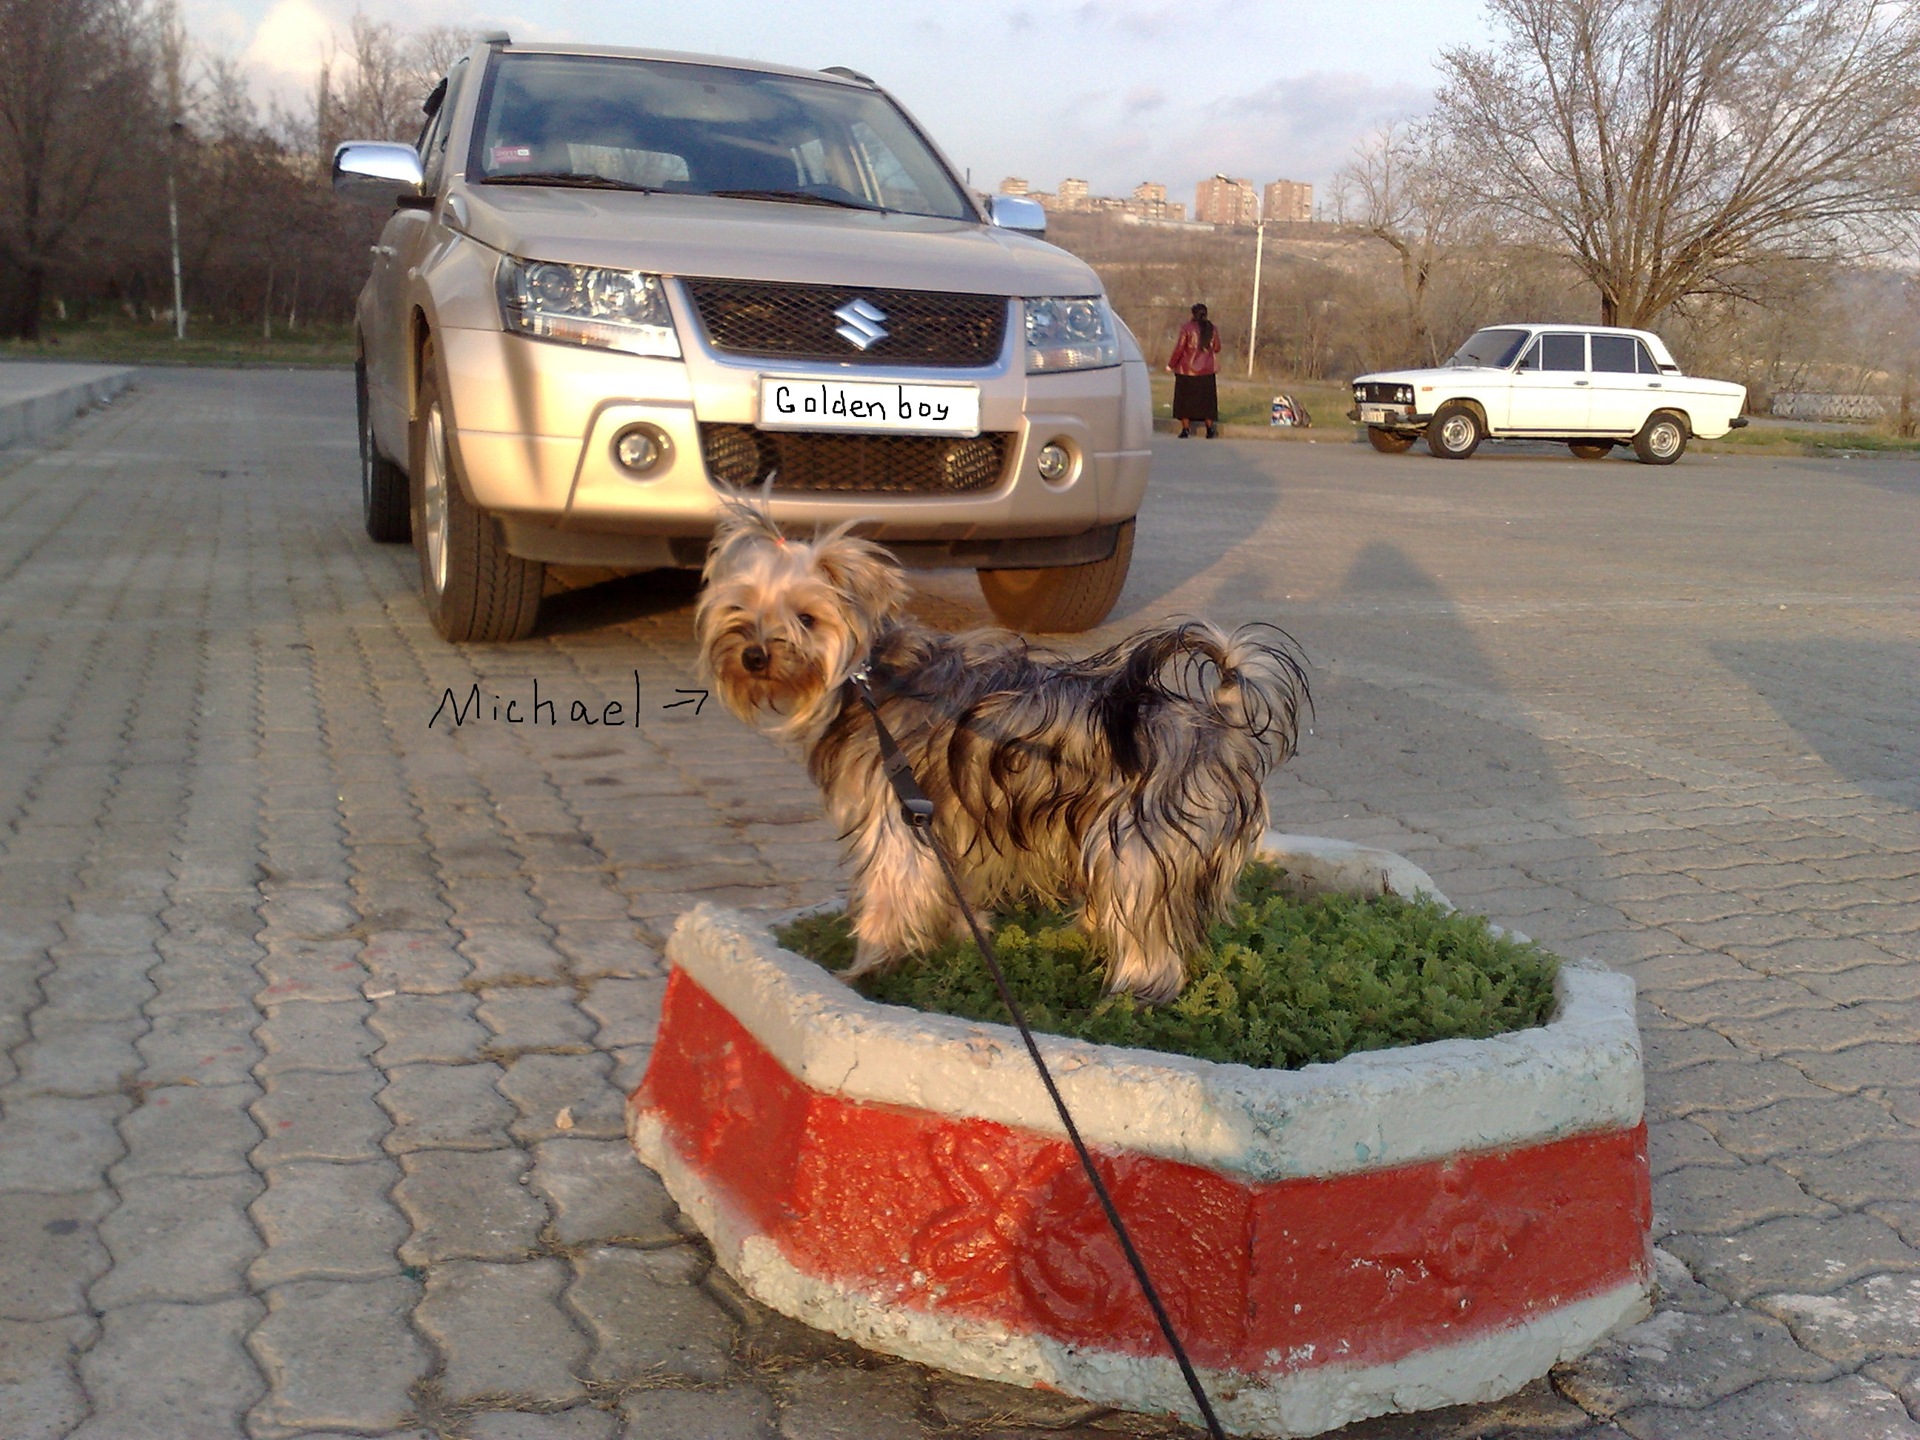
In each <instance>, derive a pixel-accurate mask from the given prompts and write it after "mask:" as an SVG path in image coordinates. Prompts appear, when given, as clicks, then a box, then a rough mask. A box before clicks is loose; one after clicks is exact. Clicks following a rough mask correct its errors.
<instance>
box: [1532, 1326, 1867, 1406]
mask: <svg viewBox="0 0 1920 1440" xmlns="http://www.w3.org/2000/svg"><path fill="white" fill-rule="evenodd" d="M1835 1373H1836V1367H1835V1366H1834V1365H1833V1364H1832V1363H1831V1362H1828V1361H1825V1360H1822V1359H1820V1358H1819V1357H1817V1356H1814V1355H1809V1354H1808V1353H1807V1352H1806V1351H1805V1350H1803V1349H1801V1348H1800V1347H1799V1346H1798V1345H1796V1344H1795V1343H1794V1339H1793V1336H1792V1334H1791V1333H1789V1331H1788V1329H1787V1327H1786V1326H1785V1325H1783V1324H1780V1323H1778V1322H1777V1321H1774V1320H1770V1319H1768V1318H1767V1317H1765V1316H1762V1315H1754V1314H1752V1313H1750V1312H1748V1311H1744V1310H1730V1311H1724V1312H1722V1313H1720V1314H1717V1315H1688V1314H1684V1313H1682V1312H1680V1311H1676V1310H1662V1311H1661V1312H1660V1313H1659V1314H1657V1315H1654V1316H1653V1317H1652V1318H1651V1319H1648V1320H1645V1321H1642V1322H1641V1323H1640V1324H1638V1325H1635V1326H1634V1327H1633V1328H1632V1329H1630V1330H1627V1331H1624V1332H1623V1333H1621V1334H1620V1335H1618V1336H1616V1337H1615V1338H1614V1339H1613V1340H1612V1341H1611V1342H1609V1343H1608V1344H1606V1345H1604V1346H1602V1347H1601V1348H1600V1349H1599V1350H1596V1351H1595V1352H1594V1353H1593V1354H1591V1355H1589V1356H1587V1357H1586V1358H1585V1359H1583V1360H1579V1361H1576V1362H1575V1363H1573V1364H1571V1365H1566V1366H1563V1367H1562V1368H1561V1369H1560V1370H1559V1371H1557V1372H1556V1375H1555V1383H1556V1384H1557V1385H1558V1386H1559V1388H1560V1390H1561V1393H1563V1394H1565V1395H1567V1396H1569V1397H1571V1398H1572V1399H1573V1401H1574V1402H1575V1403H1576V1404H1578V1405H1580V1406H1581V1407H1582V1408H1583V1409H1585V1410H1587V1411H1588V1412H1589V1413H1591V1414H1596V1415H1602V1416H1606V1417H1608V1418H1611V1417H1613V1416H1615V1415H1618V1414H1619V1413H1620V1412H1621V1411H1623V1410H1626V1409H1628V1408H1630V1407H1632V1406H1636V1405H1646V1404H1654V1405H1670V1406H1676V1407H1679V1408H1682V1409H1688V1410H1695V1409H1698V1408H1700V1407H1701V1406H1703V1405H1710V1404H1712V1403H1713V1402H1714V1401H1716V1400H1721V1399H1724V1398H1725V1397H1727V1396H1729V1395H1733V1394H1737V1393H1738V1392H1740V1391H1742V1390H1745V1389H1747V1388H1748V1387H1749V1386H1752V1385H1755V1384H1758V1383H1759V1382H1760V1381H1762V1380H1766V1379H1780V1378H1788V1379H1800V1380H1824V1379H1827V1378H1828V1377H1829V1376H1831V1375H1833V1374H1835Z"/></svg>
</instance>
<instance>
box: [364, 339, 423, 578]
mask: <svg viewBox="0 0 1920 1440" xmlns="http://www.w3.org/2000/svg"><path fill="white" fill-rule="evenodd" d="M353 399H354V405H355V408H356V410H357V412H358V420H359V425H360V518H361V521H362V523H364V524H365V525H366V527H367V538H368V539H369V540H378V541H379V542H380V543H381V544H382V545H403V544H405V543H406V542H407V541H409V540H411V539H412V538H413V512H412V508H411V497H410V496H409V495H408V493H407V472H406V471H404V470H402V469H401V468H400V467H399V466H398V465H396V464H394V463H393V461H391V460H389V459H387V457H386V456H384V455H382V454H381V453H380V447H379V446H378V445H376V444H375V443H374V439H373V406H372V404H371V403H370V402H369V401H368V398H367V362H366V360H365V359H356V360H355V361H354V362H353Z"/></svg>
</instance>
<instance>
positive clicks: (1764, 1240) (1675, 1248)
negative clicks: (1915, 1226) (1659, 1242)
mask: <svg viewBox="0 0 1920 1440" xmlns="http://www.w3.org/2000/svg"><path fill="white" fill-rule="evenodd" d="M1663 1245H1664V1247H1665V1248H1666V1249H1668V1250H1671V1251H1672V1252H1673V1253H1674V1254H1675V1255H1677V1256H1679V1257H1681V1258H1682V1259H1683V1260H1685V1262H1686V1263H1687V1265H1688V1267H1689V1268H1690V1269H1691V1270H1692V1272H1693V1274H1695V1275H1696V1276H1698V1277H1699V1278H1700V1280H1701V1281H1702V1282H1703V1283H1705V1284H1707V1285H1709V1286H1711V1287H1713V1289H1715V1290H1717V1291H1719V1292H1720V1293H1722V1294H1724V1295H1727V1296H1730V1297H1732V1298H1733V1299H1735V1300H1739V1301H1746V1300H1751V1299H1752V1298H1753V1297H1754V1296H1756V1295H1760V1294H1765V1293H1767V1292H1769V1291H1779V1290H1784V1289H1785V1288H1786V1287H1788V1286H1793V1287H1795V1288H1798V1289H1802V1290H1809V1291H1815V1292H1816V1293H1820V1294H1826V1293H1829V1292H1831V1291H1832V1290H1835V1289H1838V1288H1839V1287H1840V1286H1842V1285H1845V1284H1846V1283H1848V1282H1849V1281H1852V1280H1856V1279H1859V1278H1861V1277H1862V1276H1865V1275H1870V1274H1875V1273H1878V1272H1881V1271H1891V1272H1909V1273H1912V1272H1920V1250H1916V1249H1915V1248H1914V1247H1913V1246H1911V1245H1910V1244H1908V1243H1906V1242H1905V1241H1904V1240H1902V1239H1901V1237H1900V1235H1899V1234H1898V1233H1897V1232H1896V1231H1895V1230H1894V1229H1893V1228H1892V1227H1891V1226H1889V1225H1887V1224H1886V1223H1884V1222H1883V1221H1882V1220H1880V1219H1878V1218H1877V1217H1875V1216H1872V1215H1836V1216H1831V1217H1827V1218H1824V1219H1817V1220H1816V1219H1808V1218H1804V1217H1799V1216H1789V1217H1787V1218H1784V1219H1780V1220H1769V1221H1766V1222H1765V1223H1763V1224H1760V1225H1756V1226H1754V1227H1753V1228H1752V1229H1751V1230H1743V1231H1741V1232H1739V1233H1738V1234H1735V1235H1675V1236H1673V1237H1671V1238H1669V1239H1668V1240H1666V1241H1664V1242H1663Z"/></svg>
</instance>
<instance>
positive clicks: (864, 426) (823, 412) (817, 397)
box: [759, 375, 980, 435]
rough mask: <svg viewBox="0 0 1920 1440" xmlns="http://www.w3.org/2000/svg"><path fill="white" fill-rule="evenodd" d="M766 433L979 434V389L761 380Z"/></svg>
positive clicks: (761, 409)
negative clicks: (772, 431)
mask: <svg viewBox="0 0 1920 1440" xmlns="http://www.w3.org/2000/svg"><path fill="white" fill-rule="evenodd" d="M759 424H760V428H761V429H762V430H860V431H865V432H867V433H868V434H881V435H978V434H979V433H980V388H979V387H978V386H977V385H897V384H890V383H886V382H878V381H871V380H865V381H862V380H788V379H784V378H782V377H778V376H773V375H763V376H762V377H761V378H760V420H759Z"/></svg>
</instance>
